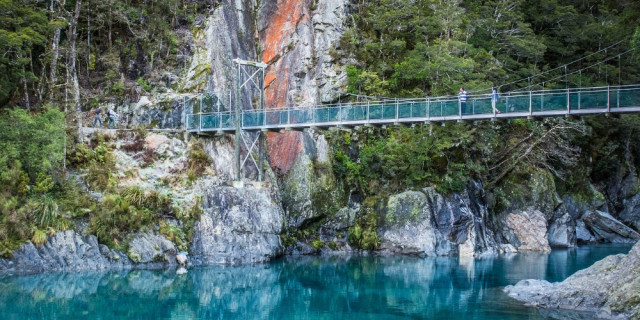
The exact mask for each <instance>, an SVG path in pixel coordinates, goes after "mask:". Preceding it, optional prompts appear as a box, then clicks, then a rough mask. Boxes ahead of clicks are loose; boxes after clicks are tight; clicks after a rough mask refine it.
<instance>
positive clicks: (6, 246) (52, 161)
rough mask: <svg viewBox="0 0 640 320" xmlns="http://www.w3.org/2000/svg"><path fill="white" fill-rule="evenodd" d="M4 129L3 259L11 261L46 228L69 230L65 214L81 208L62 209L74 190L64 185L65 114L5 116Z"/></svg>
mask: <svg viewBox="0 0 640 320" xmlns="http://www.w3.org/2000/svg"><path fill="white" fill-rule="evenodd" d="M0 128H2V130H0V149H2V153H1V154H0V255H2V256H3V257H8V256H10V255H11V254H12V252H13V250H14V249H16V248H17V247H18V246H19V245H20V244H21V243H22V242H24V241H27V240H29V239H33V240H36V241H41V240H42V234H41V233H37V230H39V229H41V228H45V229H46V228H49V227H53V228H56V229H65V228H67V227H68V225H69V222H68V221H67V220H66V219H65V218H63V217H61V208H64V209H65V210H69V211H73V210H75V209H76V207H74V205H73V204H72V203H70V202H66V201H65V202H64V205H60V204H59V199H62V198H65V197H66V196H67V195H68V192H67V191H68V189H69V188H67V187H66V186H65V184H64V182H63V180H62V179H61V178H62V174H63V172H62V171H61V169H62V160H63V157H64V139H65V137H64V135H65V132H64V117H63V115H62V113H61V112H60V111H58V110H55V109H50V110H43V112H41V113H37V114H29V113H27V112H26V111H25V110H20V109H9V110H2V111H0ZM77 201H78V200H76V203H77ZM36 233H37V234H36ZM45 240H46V237H45Z"/></svg>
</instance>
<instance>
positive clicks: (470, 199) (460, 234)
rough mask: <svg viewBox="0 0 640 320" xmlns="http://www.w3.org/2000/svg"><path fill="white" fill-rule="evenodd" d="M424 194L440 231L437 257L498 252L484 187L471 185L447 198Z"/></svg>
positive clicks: (430, 190)
mask: <svg viewBox="0 0 640 320" xmlns="http://www.w3.org/2000/svg"><path fill="white" fill-rule="evenodd" d="M423 191H424V193H425V194H426V196H427V202H428V203H429V207H430V210H432V212H431V216H432V217H433V221H434V225H435V227H436V229H437V231H436V239H437V241H436V242H437V246H436V252H437V253H438V255H447V254H452V253H461V254H462V255H473V256H480V255H484V254H494V253H497V252H498V244H497V243H496V240H495V235H494V233H493V231H492V227H491V222H490V219H489V210H488V209H487V204H486V202H485V199H486V195H485V193H484V188H483V187H482V184H481V183H479V182H477V181H472V182H470V183H469V185H468V186H467V188H466V189H465V190H464V191H463V192H460V193H453V194H451V195H449V196H447V197H444V196H442V195H440V194H438V193H437V192H436V191H435V189H433V188H425V189H424V190H423Z"/></svg>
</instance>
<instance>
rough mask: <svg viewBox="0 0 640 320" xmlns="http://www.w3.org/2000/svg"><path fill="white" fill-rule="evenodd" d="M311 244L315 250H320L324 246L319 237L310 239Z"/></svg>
mask: <svg viewBox="0 0 640 320" xmlns="http://www.w3.org/2000/svg"><path fill="white" fill-rule="evenodd" d="M311 246H312V247H313V248H314V249H316V250H320V249H322V248H324V247H326V245H325V243H324V241H322V240H320V239H316V240H313V241H311Z"/></svg>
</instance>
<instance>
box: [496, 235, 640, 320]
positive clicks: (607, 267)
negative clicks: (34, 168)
mask: <svg viewBox="0 0 640 320" xmlns="http://www.w3.org/2000/svg"><path fill="white" fill-rule="evenodd" d="M504 290H505V292H507V293H508V294H509V296H510V297H512V298H515V299H517V300H519V301H522V302H524V303H525V304H526V305H529V306H536V307H539V308H544V309H547V310H552V311H553V312H552V313H548V315H549V316H553V317H556V318H566V317H568V316H569V315H571V314H573V313H574V312H575V311H579V312H589V313H588V314H587V316H585V318H589V317H594V316H595V317H599V318H613V317H616V318H620V319H626V318H629V317H630V318H635V319H638V318H640V303H638V301H640V242H639V243H636V245H635V246H634V247H633V248H632V249H631V251H630V252H629V254H627V255H623V254H619V255H612V256H608V257H606V258H604V259H603V260H600V261H598V262H596V263H595V264H594V265H593V266H591V267H589V268H587V269H584V270H581V271H578V272H576V273H575V274H574V275H572V276H570V277H569V278H567V279H566V280H565V281H563V282H559V283H549V282H547V281H544V280H522V281H520V282H518V283H517V284H516V285H514V286H507V287H505V289H504ZM554 309H561V310H567V312H563V311H561V310H554Z"/></svg>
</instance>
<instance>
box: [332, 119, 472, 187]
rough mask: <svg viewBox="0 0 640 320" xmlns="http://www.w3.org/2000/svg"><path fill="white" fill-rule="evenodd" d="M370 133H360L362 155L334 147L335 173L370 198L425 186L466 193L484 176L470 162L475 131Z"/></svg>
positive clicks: (438, 129)
mask: <svg viewBox="0 0 640 320" xmlns="http://www.w3.org/2000/svg"><path fill="white" fill-rule="evenodd" d="M369 130H373V129H364V131H361V132H358V134H359V135H360V136H361V138H362V137H364V139H362V140H363V141H364V142H362V143H360V144H359V145H358V146H357V147H356V148H357V149H356V148H353V146H346V145H343V146H341V147H340V146H339V144H335V143H334V144H333V145H334V161H333V164H334V172H335V173H336V175H337V176H338V177H339V178H340V179H341V180H343V181H345V182H346V184H347V185H348V186H350V188H351V189H352V190H357V191H359V192H362V193H364V194H365V195H369V194H376V193H377V194H385V193H392V192H396V191H400V190H403V189H405V188H407V187H409V188H419V187H425V186H435V187H436V188H437V189H438V191H440V192H443V193H448V192H452V191H461V190H462V189H464V187H465V186H466V184H467V181H468V179H469V178H470V177H471V176H472V175H474V174H476V173H477V171H479V169H477V168H476V166H475V165H474V164H473V163H472V160H471V158H470V155H471V154H472V153H473V152H474V149H473V148H475V145H474V143H475V141H474V133H475V131H474V130H473V129H472V128H470V127H469V126H467V125H465V124H453V125H448V126H446V127H429V126H418V127H415V128H401V127H399V128H392V129H386V130H380V131H369ZM345 135H346V134H345ZM333 139H338V138H337V137H333ZM336 145H337V146H336ZM348 154H349V155H348ZM381 186H384V187H381Z"/></svg>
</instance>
